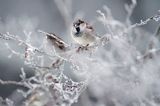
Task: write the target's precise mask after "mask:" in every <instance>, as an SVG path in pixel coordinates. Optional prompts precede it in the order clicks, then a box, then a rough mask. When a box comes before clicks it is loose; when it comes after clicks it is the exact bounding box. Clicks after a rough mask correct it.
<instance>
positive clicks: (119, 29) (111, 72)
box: [0, 0, 160, 106]
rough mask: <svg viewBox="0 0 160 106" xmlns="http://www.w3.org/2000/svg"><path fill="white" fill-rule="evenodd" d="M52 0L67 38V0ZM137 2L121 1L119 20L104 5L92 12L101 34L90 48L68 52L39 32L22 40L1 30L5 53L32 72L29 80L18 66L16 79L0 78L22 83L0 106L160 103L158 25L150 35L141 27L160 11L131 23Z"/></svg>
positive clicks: (148, 105) (69, 0)
mask: <svg viewBox="0 0 160 106" xmlns="http://www.w3.org/2000/svg"><path fill="white" fill-rule="evenodd" d="M55 3H56V4H57V6H58V7H59V11H60V13H61V14H63V15H62V16H63V18H64V21H65V24H66V28H67V30H68V32H67V33H68V36H70V27H68V26H70V25H71V24H72V17H71V15H70V14H71V7H70V6H71V4H72V0H67V1H64V2H63V1H61V0H55ZM136 4H137V2H136V0H132V4H130V5H128V4H126V5H125V8H126V12H127V16H126V22H123V23H122V22H120V21H118V20H116V19H115V18H114V17H113V16H112V13H111V11H110V9H109V8H108V7H107V6H103V7H102V9H100V10H97V14H98V17H97V21H98V22H99V23H101V24H102V25H103V27H104V28H105V31H106V33H105V34H104V35H101V40H99V41H97V42H95V44H94V45H93V46H89V47H88V48H87V49H82V50H80V51H79V52H77V50H78V49H79V45H76V44H67V45H68V47H69V49H68V50H67V51H65V52H62V53H59V52H56V50H55V48H54V47H53V46H51V45H49V44H48V42H47V40H46V36H45V35H46V34H49V33H48V32H45V31H42V30H34V31H33V29H32V28H31V29H25V30H24V31H23V33H22V34H23V36H24V37H23V38H21V37H20V36H18V35H17V34H15V35H14V34H11V33H10V32H6V33H0V39H1V42H4V43H5V46H6V48H7V49H8V50H9V51H10V55H9V56H8V57H9V58H12V56H13V55H14V56H17V57H20V58H21V59H22V60H24V63H25V65H28V66H29V67H31V68H32V69H33V71H34V76H32V77H29V78H28V77H26V72H25V69H24V68H21V74H20V78H21V81H19V82H16V81H3V80H0V83H1V84H3V85H7V84H11V85H17V86H20V87H22V88H20V89H17V91H15V94H14V95H12V96H13V97H15V96H17V95H22V96H23V99H22V100H20V101H16V103H15V101H13V100H10V99H7V98H6V99H2V98H1V99H0V106H71V105H72V106H159V105H160V90H159V89H160V72H159V70H160V62H159V59H160V56H159V52H160V46H159V45H160V28H157V31H156V32H155V33H154V34H151V33H149V32H147V31H146V30H143V29H141V26H143V25H146V24H147V23H148V22H150V21H156V22H158V21H159V20H160V13H159V12H158V13H157V14H155V15H154V16H152V17H150V18H148V19H146V20H141V21H140V22H139V23H135V24H132V22H131V21H130V18H131V15H132V12H133V11H134V8H135V6H136ZM60 7H63V8H60ZM63 10H65V11H63ZM102 11H104V12H102ZM24 27H25V26H24ZM25 28H27V25H26V27H25ZM37 36H41V37H38V38H39V39H40V41H41V43H36V42H34V39H33V38H36V37H37ZM10 42H12V43H15V44H16V48H20V51H17V49H15V47H12V46H13V45H11V44H10Z"/></svg>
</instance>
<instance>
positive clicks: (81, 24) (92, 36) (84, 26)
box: [71, 19, 100, 46]
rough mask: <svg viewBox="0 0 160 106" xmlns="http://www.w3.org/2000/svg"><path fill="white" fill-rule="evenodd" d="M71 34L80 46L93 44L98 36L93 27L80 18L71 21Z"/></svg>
mask: <svg viewBox="0 0 160 106" xmlns="http://www.w3.org/2000/svg"><path fill="white" fill-rule="evenodd" d="M71 36H72V38H73V40H74V41H75V42H76V43H78V44H80V45H82V46H90V45H93V44H94V43H95V41H96V40H97V39H99V38H100V37H98V36H97V34H96V33H95V31H94V29H93V27H92V26H91V25H89V24H88V23H87V22H85V21H83V20H81V19H78V20H76V21H75V22H73V26H72V31H71Z"/></svg>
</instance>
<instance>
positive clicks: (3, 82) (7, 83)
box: [0, 79, 29, 88]
mask: <svg viewBox="0 0 160 106" xmlns="http://www.w3.org/2000/svg"><path fill="white" fill-rule="evenodd" d="M0 84H2V85H17V86H22V87H25V88H29V87H28V86H27V85H26V84H25V83H24V82H17V81H3V80H1V79H0Z"/></svg>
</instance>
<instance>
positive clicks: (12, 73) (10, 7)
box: [0, 0, 160, 98]
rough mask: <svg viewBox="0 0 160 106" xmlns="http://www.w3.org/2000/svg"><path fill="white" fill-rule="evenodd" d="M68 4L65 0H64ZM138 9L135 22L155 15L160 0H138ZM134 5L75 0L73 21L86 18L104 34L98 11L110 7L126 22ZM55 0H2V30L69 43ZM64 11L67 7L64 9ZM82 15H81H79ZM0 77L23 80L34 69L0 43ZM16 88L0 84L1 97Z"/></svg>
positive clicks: (118, 1)
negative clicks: (40, 32) (22, 74)
mask: <svg viewBox="0 0 160 106" xmlns="http://www.w3.org/2000/svg"><path fill="white" fill-rule="evenodd" d="M61 1H65V0H61ZM137 2H138V3H137V6H136V8H135V10H134V12H133V15H132V18H131V21H132V23H136V22H140V20H143V19H146V18H148V17H150V16H153V15H154V14H156V13H157V12H158V10H159V9H160V0H137ZM125 3H127V4H130V3H131V1H130V0H73V2H72V4H68V5H71V8H70V11H71V16H70V17H71V21H72V20H73V19H74V17H78V16H79V15H80V16H83V18H84V19H85V20H87V21H89V22H91V23H92V24H93V26H94V27H95V28H96V31H97V32H98V33H100V34H103V32H104V29H103V28H102V26H101V25H100V24H99V23H97V22H96V18H97V12H96V10H101V9H102V6H104V5H106V6H108V7H109V8H110V9H111V12H112V14H113V16H114V18H115V19H117V20H120V21H121V22H124V21H125V18H126V11H125V8H124V4H125ZM58 8H61V7H57V5H56V3H55V2H54V0H0V31H1V32H3V33H4V32H10V33H13V34H18V35H21V34H22V32H23V30H24V29H25V30H28V31H33V32H34V31H36V30H38V29H41V30H44V31H46V32H54V33H56V34H57V35H59V36H60V37H62V38H64V40H65V41H66V42H68V43H71V42H70V37H69V36H66V35H67V34H66V33H67V32H66V29H67V28H66V25H65V21H64V19H63V16H62V14H61V13H60V11H59V9H58ZM62 8H63V7H62ZM77 13H78V14H77ZM157 26H158V23H156V22H153V21H152V22H149V24H147V25H145V26H144V27H143V28H144V29H145V30H147V31H149V32H151V33H154V32H155V30H156V28H157ZM0 48H1V49H0V78H1V79H3V80H17V81H18V80H20V78H19V74H20V68H21V67H25V72H27V73H28V74H27V75H28V77H29V76H31V75H33V73H32V70H31V69H30V68H28V67H27V66H24V63H23V60H21V59H20V58H18V57H16V56H15V57H14V56H13V57H12V59H9V58H8V55H9V54H10V51H8V50H7V49H6V47H5V46H4V42H3V41H2V40H0ZM14 89H16V86H11V85H5V86H4V85H0V96H2V97H4V98H5V97H8V96H10V95H11V94H12V92H13V91H14Z"/></svg>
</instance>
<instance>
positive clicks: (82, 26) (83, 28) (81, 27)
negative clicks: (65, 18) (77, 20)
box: [80, 24, 86, 32]
mask: <svg viewBox="0 0 160 106" xmlns="http://www.w3.org/2000/svg"><path fill="white" fill-rule="evenodd" d="M85 28H86V24H82V25H80V30H81V32H82V31H84V30H85Z"/></svg>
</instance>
